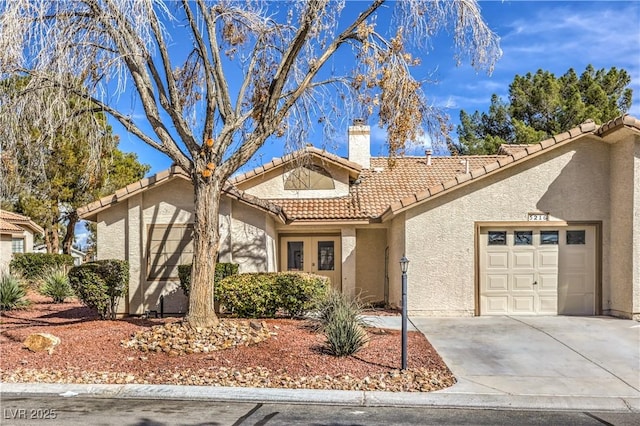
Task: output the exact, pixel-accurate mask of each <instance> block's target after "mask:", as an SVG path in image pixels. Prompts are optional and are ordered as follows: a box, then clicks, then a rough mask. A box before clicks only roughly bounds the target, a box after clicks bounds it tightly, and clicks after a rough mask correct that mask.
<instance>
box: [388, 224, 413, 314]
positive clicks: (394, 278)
mask: <svg viewBox="0 0 640 426" xmlns="http://www.w3.org/2000/svg"><path fill="white" fill-rule="evenodd" d="M405 220H406V214H405V213H401V214H399V215H398V216H396V217H395V218H393V220H392V221H391V226H390V227H389V234H388V245H389V261H388V266H387V268H388V274H389V301H388V303H389V305H391V306H392V307H396V308H401V307H402V281H401V277H402V273H401V271H400V259H401V258H402V256H403V255H404V254H405ZM416 273H417V271H415V270H414V267H413V265H412V264H409V273H408V274H409V275H408V276H411V275H414V274H416Z"/></svg>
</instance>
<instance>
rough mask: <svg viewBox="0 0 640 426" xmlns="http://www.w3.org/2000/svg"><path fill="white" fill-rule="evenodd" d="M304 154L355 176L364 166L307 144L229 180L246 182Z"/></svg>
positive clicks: (236, 182) (235, 182) (234, 182)
mask: <svg viewBox="0 0 640 426" xmlns="http://www.w3.org/2000/svg"><path fill="white" fill-rule="evenodd" d="M304 156H311V157H312V158H316V159H318V160H319V161H320V162H322V163H330V164H334V165H336V166H338V167H342V168H345V169H346V170H347V171H348V172H349V176H351V177H353V178H355V177H357V176H358V175H359V174H360V171H361V170H362V166H361V165H360V164H358V163H354V162H353V161H349V160H347V159H345V158H342V157H339V156H337V155H335V154H331V153H330V152H327V151H326V150H324V149H319V148H316V147H314V146H307V147H305V148H303V149H301V150H299V151H296V152H294V153H292V154H288V155H285V156H283V157H280V158H274V159H273V160H271V161H269V162H268V163H265V164H263V165H262V166H259V167H256V168H255V169H253V170H250V171H248V172H246V173H243V174H241V175H238V176H235V177H233V178H231V179H229V182H230V183H231V184H232V185H238V184H240V183H244V182H246V181H248V180H251V179H253V178H256V177H258V176H262V175H264V174H265V173H266V172H269V171H271V170H274V169H276V168H278V167H283V166H285V165H286V164H289V163H292V162H294V161H296V160H299V159H301V158H303V157H304Z"/></svg>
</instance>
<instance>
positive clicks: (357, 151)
mask: <svg viewBox="0 0 640 426" xmlns="http://www.w3.org/2000/svg"><path fill="white" fill-rule="evenodd" d="M349 161H353V162H354V163H358V164H360V165H361V166H362V167H363V168H365V169H370V168H371V128H370V127H369V126H368V125H366V124H365V121H364V119H362V118H356V119H354V120H353V126H349Z"/></svg>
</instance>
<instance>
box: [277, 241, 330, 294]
mask: <svg viewBox="0 0 640 426" xmlns="http://www.w3.org/2000/svg"><path fill="white" fill-rule="evenodd" d="M280 241H281V242H280V259H281V262H280V268H281V270H283V271H300V272H309V273H313V274H318V275H323V276H326V277H328V278H329V279H330V280H331V283H332V284H333V286H334V287H335V288H337V289H339V290H340V289H341V287H342V286H341V278H342V277H341V272H340V271H341V270H340V237H339V236H333V235H329V236H283V237H281V240H280Z"/></svg>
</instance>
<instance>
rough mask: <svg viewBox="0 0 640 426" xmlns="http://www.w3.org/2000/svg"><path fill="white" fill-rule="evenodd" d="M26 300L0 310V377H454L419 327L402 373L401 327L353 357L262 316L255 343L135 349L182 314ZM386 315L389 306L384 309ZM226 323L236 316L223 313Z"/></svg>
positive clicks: (432, 385)
mask: <svg viewBox="0 0 640 426" xmlns="http://www.w3.org/2000/svg"><path fill="white" fill-rule="evenodd" d="M28 297H29V299H30V301H31V305H30V306H29V307H28V308H26V309H22V310H14V311H8V312H2V313H1V314H0V380H1V381H2V382H42V383H118V384H122V383H142V384H178V385H211V386H248V387H275V388H306V389H344V390H387V391H423V392H424V391H433V390H438V389H442V388H446V387H449V386H451V385H452V384H453V383H455V378H454V377H453V375H452V374H451V372H450V371H449V369H448V368H447V366H446V365H445V364H444V362H443V361H442V359H441V358H440V356H439V355H438V354H437V352H436V351H435V350H434V349H433V347H432V346H431V344H430V343H429V342H428V340H427V339H426V338H425V337H424V336H423V335H422V334H421V333H418V332H409V333H408V336H409V339H408V367H409V368H408V370H407V371H400V370H399V366H400V357H401V354H400V345H401V333H400V332H399V331H397V330H383V329H373V328H371V329H368V330H367V331H368V333H369V336H370V342H369V344H368V345H367V346H366V347H365V348H364V349H362V350H361V351H359V352H358V353H356V354H355V355H353V356H348V357H335V356H332V355H329V354H327V353H326V352H325V351H324V350H323V344H324V336H323V335H322V334H321V333H318V332H317V331H315V330H314V328H313V327H312V326H311V325H310V323H309V322H308V321H306V320H295V319H285V318H276V319H266V320H260V323H261V324H264V326H266V328H267V329H268V332H269V333H270V337H269V338H268V339H266V340H263V341H261V342H259V343H257V344H252V345H249V346H244V345H239V346H234V347H232V348H230V349H224V350H216V351H207V352H199V353H183V352H176V351H173V352H171V351H166V352H163V351H160V352H153V351H144V352H143V351H141V350H139V349H136V348H134V347H127V345H123V342H126V341H130V339H131V338H132V337H133V336H134V335H135V333H137V332H141V331H145V330H150V329H151V328H152V327H153V326H156V325H161V324H165V323H169V322H177V321H180V320H181V319H180V318H162V319H161V318H158V319H155V318H153V319H140V318H124V319H120V320H115V321H100V320H98V316H97V314H96V313H95V312H94V311H92V310H90V309H88V308H86V307H84V306H82V304H80V303H79V302H77V301H72V302H69V303H62V304H53V303H50V302H49V300H50V299H47V298H44V297H42V296H39V295H37V294H35V293H30V294H29V296H28ZM385 314H387V315H388V314H389V312H385ZM223 321H236V320H234V319H230V318H225V319H223ZM32 333H50V334H53V335H55V336H57V337H59V338H60V340H61V343H60V344H59V345H58V346H57V347H56V348H55V350H54V351H53V353H52V354H51V355H49V354H48V353H47V352H37V353H34V352H31V351H29V350H28V349H26V348H24V347H23V344H22V342H23V341H24V340H25V339H26V337H27V336H29V335H30V334H32Z"/></svg>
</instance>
